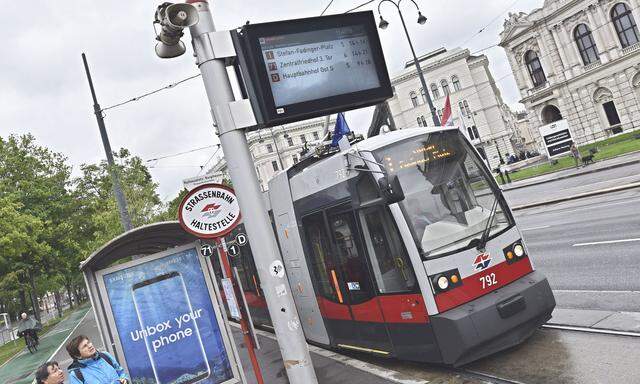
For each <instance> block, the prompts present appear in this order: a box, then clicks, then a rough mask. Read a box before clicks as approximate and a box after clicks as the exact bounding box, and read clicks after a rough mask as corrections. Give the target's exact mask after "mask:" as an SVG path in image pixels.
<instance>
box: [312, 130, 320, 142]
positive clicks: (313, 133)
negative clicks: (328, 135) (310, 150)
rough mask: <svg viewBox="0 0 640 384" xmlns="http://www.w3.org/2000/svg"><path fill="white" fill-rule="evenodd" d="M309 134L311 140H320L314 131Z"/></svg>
mask: <svg viewBox="0 0 640 384" xmlns="http://www.w3.org/2000/svg"><path fill="white" fill-rule="evenodd" d="M311 134H312V135H313V140H320V136H319V135H318V132H316V131H314V132H312V133H311Z"/></svg>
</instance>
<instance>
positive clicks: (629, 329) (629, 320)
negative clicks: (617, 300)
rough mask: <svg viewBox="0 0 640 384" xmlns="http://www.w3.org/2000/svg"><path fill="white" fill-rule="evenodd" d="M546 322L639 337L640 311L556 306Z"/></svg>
mask: <svg viewBox="0 0 640 384" xmlns="http://www.w3.org/2000/svg"><path fill="white" fill-rule="evenodd" d="M547 324H548V325H556V326H564V327H579V328H589V329H591V330H607V331H617V332H624V333H632V334H634V336H638V337H640V312H623V311H601V310H595V309H565V308H556V309H555V310H554V311H553V318H551V320H549V321H548V322H547Z"/></svg>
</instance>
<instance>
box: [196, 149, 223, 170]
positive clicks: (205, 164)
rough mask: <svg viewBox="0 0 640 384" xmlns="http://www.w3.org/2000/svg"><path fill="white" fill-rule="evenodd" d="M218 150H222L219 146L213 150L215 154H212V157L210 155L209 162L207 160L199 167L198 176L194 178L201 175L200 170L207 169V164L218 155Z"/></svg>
mask: <svg viewBox="0 0 640 384" xmlns="http://www.w3.org/2000/svg"><path fill="white" fill-rule="evenodd" d="M220 148H222V146H220V145H219V146H218V148H217V149H216V150H215V152H213V155H211V157H209V160H207V162H206V163H204V165H203V166H201V167H200V171H198V174H197V175H196V176H200V173H202V170H204V169H205V168H206V167H207V165H208V164H209V162H210V161H211V159H213V157H214V156H215V155H216V154H217V153H218V151H219V150H220Z"/></svg>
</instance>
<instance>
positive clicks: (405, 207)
mask: <svg viewBox="0 0 640 384" xmlns="http://www.w3.org/2000/svg"><path fill="white" fill-rule="evenodd" d="M374 154H375V156H376V158H377V160H378V161H379V162H381V163H383V164H384V166H385V168H386V169H387V171H388V172H389V174H391V175H393V174H396V175H397V176H398V178H399V180H400V183H401V185H402V189H403V191H404V195H405V199H404V200H403V201H401V202H400V203H399V204H400V206H401V208H402V211H403V212H404V214H405V216H406V218H407V222H408V223H409V226H410V229H411V232H412V234H413V237H414V239H415V241H416V244H418V245H419V246H420V248H421V253H422V254H423V255H424V256H425V257H429V258H432V257H438V256H444V255H447V254H450V253H453V252H456V251H460V250H463V249H468V248H470V247H472V246H475V245H474V244H475V243H474V241H473V240H474V239H480V238H481V236H482V233H483V231H484V230H485V228H487V227H490V230H489V232H488V238H489V239H491V238H492V237H495V236H496V235H498V234H499V233H501V232H503V231H505V230H506V229H508V228H510V227H512V226H513V225H514V223H513V219H512V218H511V216H510V215H508V214H505V212H506V203H505V202H504V199H503V198H502V195H501V194H500V193H499V192H498V191H497V190H496V187H495V183H493V182H491V181H490V179H489V178H490V177H491V176H490V175H489V174H487V172H485V171H484V169H483V166H482V163H481V159H480V158H479V156H478V155H477V154H476V153H475V151H474V150H473V148H472V147H471V146H470V145H469V144H468V143H467V142H466V141H465V140H464V138H463V137H462V134H461V133H460V132H459V131H456V130H450V131H443V132H434V133H427V134H425V135H424V136H418V137H412V138H411V139H407V140H403V141H399V142H397V143H393V144H391V145H388V146H386V147H383V148H381V149H378V150H377V151H375V152H374ZM496 199H498V202H499V204H497V208H496V212H495V215H493V217H492V215H491V210H492V208H493V206H494V202H495V201H496ZM490 220H491V224H489V221H490Z"/></svg>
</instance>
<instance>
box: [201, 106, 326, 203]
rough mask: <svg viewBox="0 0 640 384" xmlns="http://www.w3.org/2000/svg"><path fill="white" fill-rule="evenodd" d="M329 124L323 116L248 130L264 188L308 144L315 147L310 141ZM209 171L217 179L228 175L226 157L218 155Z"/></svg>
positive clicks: (298, 155)
mask: <svg viewBox="0 0 640 384" xmlns="http://www.w3.org/2000/svg"><path fill="white" fill-rule="evenodd" d="M326 125H327V119H326V118H324V117H322V118H317V119H311V120H305V121H301V122H297V123H292V124H287V125H282V126H278V127H273V128H265V129H262V130H259V131H253V132H248V133H247V142H248V144H249V151H250V152H251V155H252V157H253V161H254V164H255V167H256V172H257V174H258V180H259V181H260V187H261V188H262V190H263V191H266V190H267V189H268V188H269V180H271V178H272V177H273V176H274V175H275V174H277V173H278V172H280V171H282V170H284V169H287V168H289V167H290V166H292V165H293V164H296V163H297V162H298V161H300V156H301V152H303V151H304V149H305V147H307V148H311V149H312V148H313V145H311V146H310V144H313V143H314V142H319V141H321V140H322V139H323V135H324V134H325V130H326V128H325V126H326ZM328 125H329V127H333V126H334V125H335V119H330V120H329V121H328ZM207 174H208V175H215V176H216V177H217V178H218V179H217V180H216V182H221V181H222V180H224V179H228V178H229V175H228V172H227V162H226V161H225V159H224V157H221V158H219V159H217V161H216V163H215V164H214V165H213V167H212V168H211V169H210V170H209V171H208V172H207Z"/></svg>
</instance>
